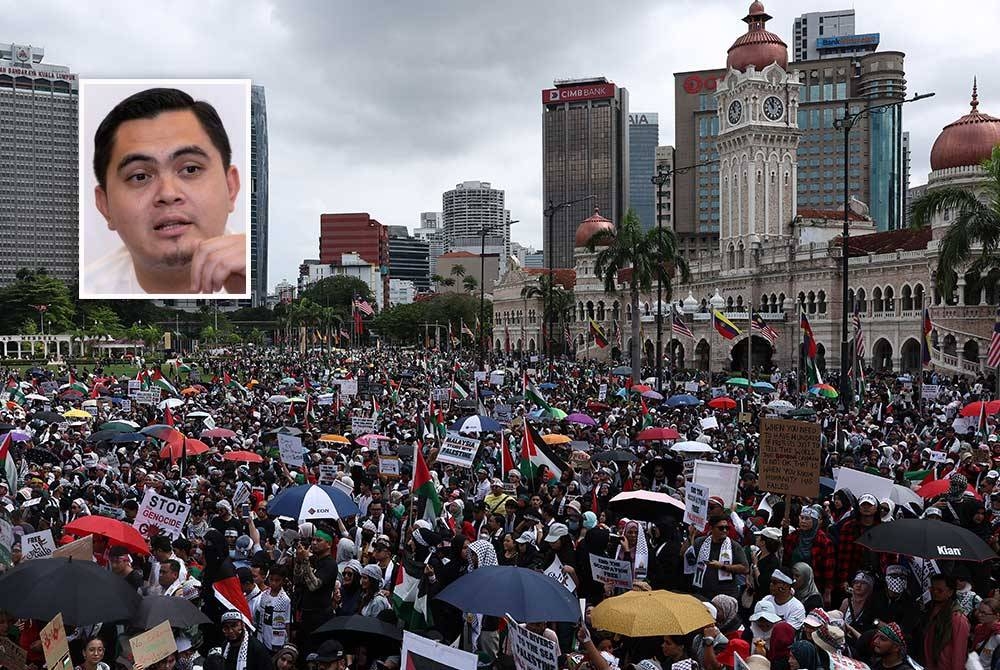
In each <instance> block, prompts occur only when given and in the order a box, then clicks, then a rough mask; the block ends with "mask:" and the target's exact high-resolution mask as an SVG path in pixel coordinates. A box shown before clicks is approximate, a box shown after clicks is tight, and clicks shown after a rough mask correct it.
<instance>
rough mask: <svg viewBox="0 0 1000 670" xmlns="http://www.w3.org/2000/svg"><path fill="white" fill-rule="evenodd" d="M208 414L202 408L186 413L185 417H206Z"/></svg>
mask: <svg viewBox="0 0 1000 670" xmlns="http://www.w3.org/2000/svg"><path fill="white" fill-rule="evenodd" d="M210 416H212V415H211V414H209V413H208V412H203V411H202V410H198V411H197V412H188V413H187V418H189V419H207V418H208V417H210Z"/></svg>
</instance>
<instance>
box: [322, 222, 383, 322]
mask: <svg viewBox="0 0 1000 670" xmlns="http://www.w3.org/2000/svg"><path fill="white" fill-rule="evenodd" d="M351 253H354V254H357V255H358V256H359V257H360V258H361V260H363V261H364V262H365V263H368V264H369V265H371V266H373V267H375V268H376V271H377V272H379V273H380V274H381V276H382V284H383V288H382V295H383V296H384V298H383V304H382V305H381V307H383V308H384V307H387V306H388V304H387V303H386V302H385V301H388V299H389V235H388V233H387V231H386V227H385V226H383V225H382V224H381V223H379V222H378V221H376V220H375V219H373V218H372V217H371V216H370V215H369V214H368V213H367V212H359V213H351V214H321V215H320V217H319V262H320V263H321V264H332V265H339V264H340V263H341V262H342V259H343V256H344V254H351Z"/></svg>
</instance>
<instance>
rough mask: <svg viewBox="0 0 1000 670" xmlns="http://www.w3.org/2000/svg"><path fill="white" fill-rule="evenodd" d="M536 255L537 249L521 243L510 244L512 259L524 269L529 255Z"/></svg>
mask: <svg viewBox="0 0 1000 670" xmlns="http://www.w3.org/2000/svg"><path fill="white" fill-rule="evenodd" d="M533 253H535V248H534V247H532V246H530V245H529V246H525V245H523V244H521V243H520V242H511V243H510V257H511V258H513V259H514V260H516V261H517V264H518V265H520V266H521V267H524V259H525V258H526V257H527V256H528V254H533Z"/></svg>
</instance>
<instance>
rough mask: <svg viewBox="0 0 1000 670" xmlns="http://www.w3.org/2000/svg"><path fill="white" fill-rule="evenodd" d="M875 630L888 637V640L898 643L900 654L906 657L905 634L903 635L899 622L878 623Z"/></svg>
mask: <svg viewBox="0 0 1000 670" xmlns="http://www.w3.org/2000/svg"><path fill="white" fill-rule="evenodd" d="M875 630H877V631H878V632H879V633H881V634H882V635H884V636H885V637H886V638H888V640H889V641H890V642H892V643H894V644H897V645H899V653H900V655H901V656H903V658H906V636H904V635H903V629H902V628H900V627H899V624H895V623H880V624H879V625H878V626H876V627H875Z"/></svg>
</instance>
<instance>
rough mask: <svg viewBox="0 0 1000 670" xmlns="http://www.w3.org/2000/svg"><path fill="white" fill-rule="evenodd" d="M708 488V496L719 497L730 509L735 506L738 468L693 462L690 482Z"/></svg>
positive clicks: (738, 481)
mask: <svg viewBox="0 0 1000 670" xmlns="http://www.w3.org/2000/svg"><path fill="white" fill-rule="evenodd" d="M690 481H693V482H694V483H695V484H701V485H702V486H704V487H706V488H708V494H709V495H710V496H719V497H720V498H722V501H723V502H724V503H725V504H726V507H728V508H730V509H732V507H733V505H734V504H736V491H737V488H738V487H739V484H740V466H739V465H735V464H733V463H715V462H712V461H694V465H693V466H692V472H691V480H690Z"/></svg>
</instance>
